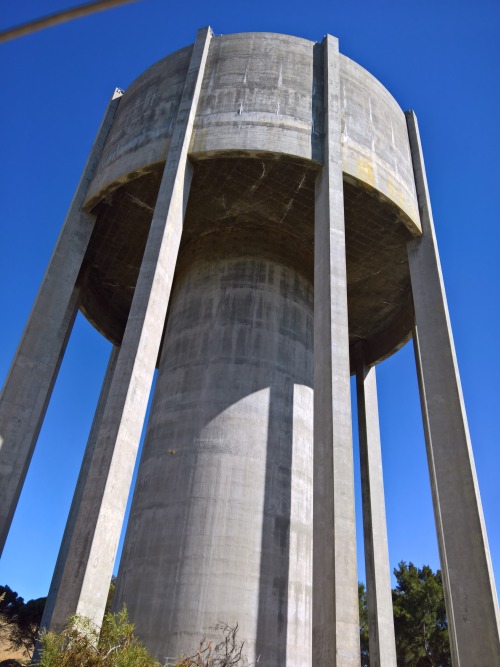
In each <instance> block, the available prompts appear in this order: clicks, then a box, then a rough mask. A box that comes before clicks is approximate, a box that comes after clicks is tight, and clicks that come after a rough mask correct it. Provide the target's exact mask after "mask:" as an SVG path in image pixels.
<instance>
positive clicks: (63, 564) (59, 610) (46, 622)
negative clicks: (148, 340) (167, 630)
mask: <svg viewBox="0 0 500 667" xmlns="http://www.w3.org/2000/svg"><path fill="white" fill-rule="evenodd" d="M118 353H119V348H118V347H113V349H112V351H111V355H110V358H109V362H108V367H107V370H106V375H105V377H104V382H103V384H102V389H101V393H100V396H99V402H98V404H97V408H96V412H95V415H94V420H93V422H92V427H91V429H90V434H89V438H88V441H87V447H86V449H85V454H84V457H83V462H82V466H81V468H80V474H79V476H78V481H77V484H76V488H75V493H74V496H73V501H72V503H71V508H70V511H69V516H68V520H67V522H66V528H65V530H64V535H63V539H62V542H61V547H60V549H59V554H58V556H57V562H56V567H55V570H54V575H53V577H52V581H51V584H50V590H49V595H48V597H47V602H46V603H45V608H44V610H43V617H42V621H41V624H40V627H41V628H42V629H49V628H50V629H51V630H52V631H54V632H60V631H61V630H62V629H63V627H64V626H65V625H66V621H67V620H68V610H67V608H66V606H67V605H66V604H65V602H66V600H65V596H64V586H63V591H62V595H59V591H60V588H61V582H63V580H64V579H67V578H68V577H69V578H71V577H73V572H72V571H71V567H74V564H75V563H76V562H78V560H79V558H80V553H79V551H77V553H75V550H79V549H80V545H79V544H77V543H76V542H75V540H73V532H74V528H75V524H76V521H77V519H78V516H79V514H80V511H81V510H80V506H81V503H82V500H83V498H84V497H85V486H86V484H87V478H88V473H89V470H90V466H91V464H92V461H93V459H94V456H96V457H99V458H101V457H102V456H103V453H102V452H96V449H95V447H96V443H97V436H98V433H99V429H100V427H101V421H102V416H103V414H104V409H105V407H106V403H107V400H108V395H109V390H110V387H111V380H112V379H113V374H114V372H115V368H116V362H117V361H118ZM95 501H96V503H97V505H96V507H94V508H93V509H92V514H98V513H99V509H100V504H101V498H99V497H96V498H95ZM68 569H69V570H70V571H69V572H68ZM36 659H37V656H34V658H33V660H34V661H36Z"/></svg>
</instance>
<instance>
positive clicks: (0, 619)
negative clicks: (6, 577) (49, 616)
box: [0, 586, 47, 657]
mask: <svg viewBox="0 0 500 667" xmlns="http://www.w3.org/2000/svg"><path fill="white" fill-rule="evenodd" d="M46 599H47V598H37V599H36V600H28V602H25V601H24V599H23V598H22V597H20V596H19V595H18V594H17V593H16V591H13V590H12V589H11V588H10V587H9V586H0V624H1V625H2V628H3V629H5V630H6V631H7V632H6V634H7V635H8V643H9V644H10V648H11V649H12V650H16V649H23V650H24V651H26V653H27V654H28V656H30V657H31V655H32V654H33V648H34V646H35V642H36V639H37V637H38V629H39V627H40V621H41V620H42V614H43V608H44V607H45V601H46Z"/></svg>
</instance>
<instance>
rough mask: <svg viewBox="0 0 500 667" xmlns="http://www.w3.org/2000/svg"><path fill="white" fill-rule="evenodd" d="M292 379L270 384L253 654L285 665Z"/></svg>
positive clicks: (274, 663) (272, 662)
mask: <svg viewBox="0 0 500 667" xmlns="http://www.w3.org/2000/svg"><path fill="white" fill-rule="evenodd" d="M292 446H293V380H292V379H291V378H289V377H283V376H281V377H280V378H279V384H278V383H274V384H273V385H272V386H271V392H270V399H269V421H268V439H267V458H266V476H265V488H264V520H263V526H262V549H261V563H260V586H259V606H258V616H257V637H256V643H255V655H256V657H259V656H260V662H262V664H265V665H267V664H269V665H286V647H287V627H288V574H289V547H290V512H291V495H292Z"/></svg>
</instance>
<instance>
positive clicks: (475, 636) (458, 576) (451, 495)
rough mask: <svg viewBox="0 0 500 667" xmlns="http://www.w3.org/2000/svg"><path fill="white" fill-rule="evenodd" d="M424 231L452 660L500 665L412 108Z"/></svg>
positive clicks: (427, 426)
mask: <svg viewBox="0 0 500 667" xmlns="http://www.w3.org/2000/svg"><path fill="white" fill-rule="evenodd" d="M406 117H407V122H408V131H409V136H410V146H411V152H412V159H413V169H414V172H415V183H416V186H417V196H418V203H419V208H420V216H421V221H422V231H423V236H422V238H420V239H417V240H414V241H411V242H410V244H409V246H408V257H409V263H410V275H411V283H412V291H413V301H414V304H415V320H416V326H415V331H414V344H415V354H416V363H417V371H418V376H419V384H420V398H421V403H422V414H423V419H424V430H425V437H426V443H427V457H428V462H429V471H430V478H431V487H432V496H433V502H434V513H435V518H436V528H437V535H438V543H439V551H440V557H441V568H442V572H443V582H444V590H445V601H446V610H447V615H448V625H449V632H450V644H451V651H452V662H453V665H454V666H455V667H458V666H459V665H460V667H484V665H498V664H500V630H499V611H498V599H497V596H496V590H495V583H494V579H493V570H492V566H491V558H490V553H489V547H488V540H487V536H486V530H485V526H484V518H483V512H482V507H481V500H480V497H479V490H478V485H477V478H476V471H475V467H474V460H473V456H472V449H471V444H470V437H469V429H468V425H467V418H466V414H465V408H464V402H463V396H462V388H461V384H460V377H459V374H458V367H457V361H456V357H455V348H454V344H453V337H452V333H451V328H450V322H449V316H448V307H447V303H446V295H445V291H444V286H443V279H442V275H441V266H440V262H439V255H438V250H437V245H436V239H435V234H434V224H433V220H432V211H431V206H430V199H429V193H428V189H427V179H426V175H425V167H424V161H423V157H422V149H421V145H420V137H419V132H418V125H417V121H416V118H415V115H414V114H413V112H412V111H409V112H407V114H406Z"/></svg>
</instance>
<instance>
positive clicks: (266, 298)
mask: <svg viewBox="0 0 500 667" xmlns="http://www.w3.org/2000/svg"><path fill="white" fill-rule="evenodd" d="M208 254H210V253H208ZM312 299H313V295H312V286H311V284H310V282H309V281H308V280H307V279H306V278H304V277H302V276H301V275H299V274H297V273H296V271H294V270H293V269H292V268H289V267H288V266H286V265H283V264H281V263H280V262H279V261H274V260H272V259H264V258H262V257H252V256H242V257H234V256H231V255H229V256H226V257H224V258H223V257H222V256H220V257H210V256H206V257H203V259H199V260H197V261H195V262H193V264H192V265H191V266H189V267H187V268H185V269H184V271H183V272H182V274H181V276H180V277H179V278H178V280H177V283H176V288H175V292H174V294H173V296H172V306H171V311H170V314H169V320H168V325H167V331H166V336H165V343H164V349H163V352H162V359H161V363H160V370H159V374H158V380H157V384H156V389H155V396H154V401H153V407H152V412H151V417H150V421H149V426H148V432H147V436H146V441H145V444H144V451H143V454H142V459H141V464H140V468H139V474H138V479H137V485H136V490H135V494H134V500H133V505H132V510H131V514H130V519H129V524H128V529H127V535H126V539H125V545H124V550H123V555H122V559H121V564H120V571H119V575H118V584H117V591H116V601H115V606H116V608H120V607H121V605H122V604H123V603H126V605H127V608H128V610H129V613H130V617H131V619H132V620H133V621H134V623H135V624H136V628H137V631H138V633H139V636H140V637H141V639H142V640H143V641H144V642H145V643H146V645H147V646H148V647H149V649H150V650H152V651H153V652H154V653H155V654H156V655H157V656H158V658H159V659H160V661H164V660H165V659H166V657H170V658H175V657H176V656H178V655H179V654H181V653H183V652H189V651H193V650H194V649H196V647H197V645H198V642H199V641H200V639H201V638H203V637H204V636H207V637H208V638H209V639H216V638H217V637H219V638H220V637H221V632H220V631H217V630H216V625H217V623H218V622H219V621H222V622H225V623H228V624H230V625H232V626H234V625H236V624H238V625H239V635H238V637H239V639H240V640H244V641H245V653H246V654H247V655H248V657H249V659H250V660H254V659H257V657H258V656H259V655H260V656H261V662H262V664H265V665H266V666H267V667H278V666H279V667H285V665H287V666H288V667H289V666H292V665H293V666H296V667H304V665H306V664H309V655H310V650H311V636H310V627H311V616H310V614H311V567H312V561H311V558H312V555H311V547H312V540H311V523H312V507H311V494H312V489H311V485H312V389H311V385H312V344H313V340H312V334H313V331H312V329H313V321H312V320H313V313H312V307H313V304H312Z"/></svg>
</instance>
